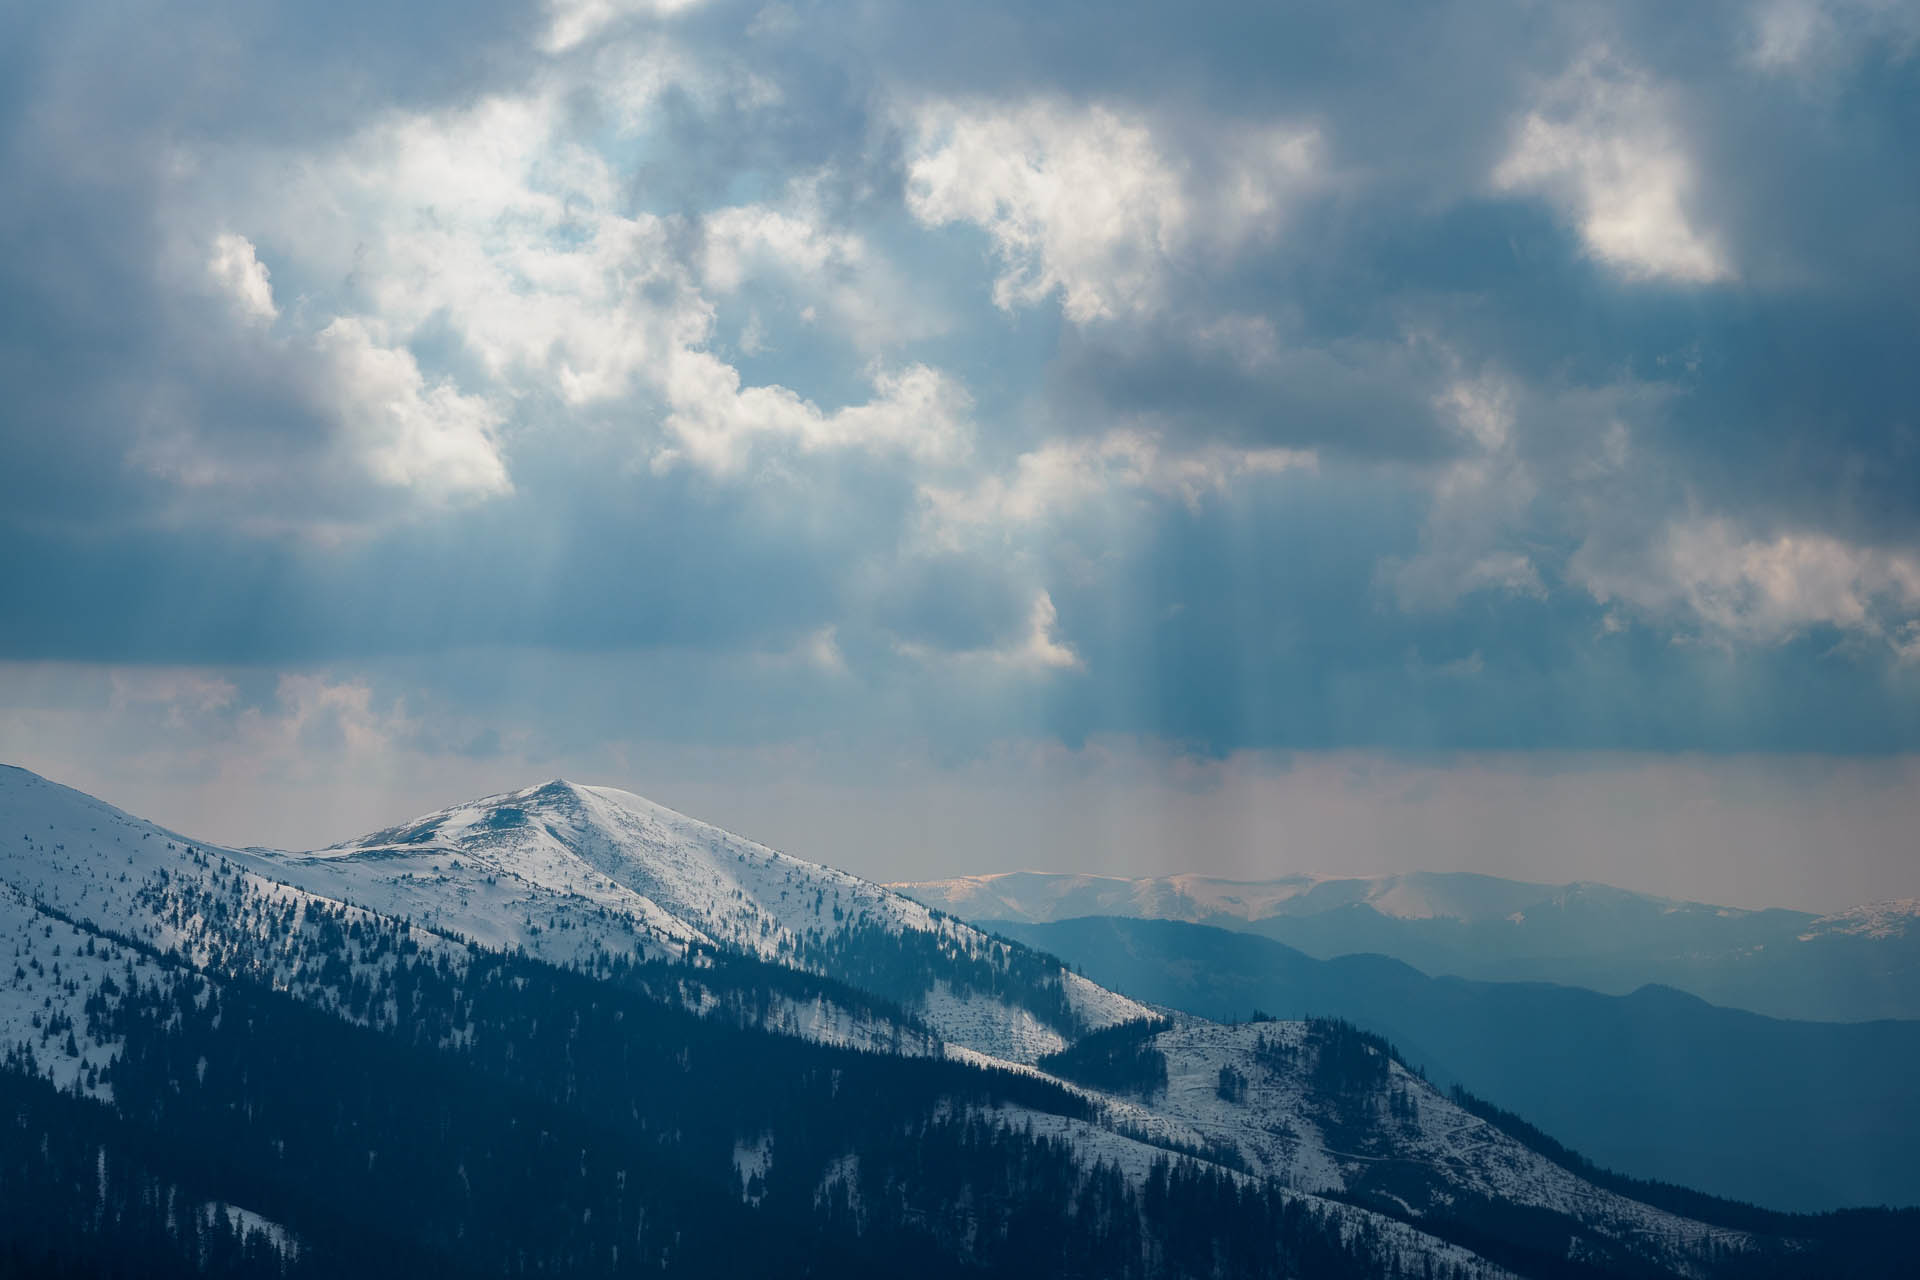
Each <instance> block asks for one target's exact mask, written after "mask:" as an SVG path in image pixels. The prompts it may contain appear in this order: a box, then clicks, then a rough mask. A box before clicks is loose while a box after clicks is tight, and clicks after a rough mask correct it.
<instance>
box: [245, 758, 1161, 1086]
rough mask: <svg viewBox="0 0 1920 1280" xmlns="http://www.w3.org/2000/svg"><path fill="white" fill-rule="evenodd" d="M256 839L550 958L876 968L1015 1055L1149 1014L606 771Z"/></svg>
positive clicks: (300, 863)
mask: <svg viewBox="0 0 1920 1280" xmlns="http://www.w3.org/2000/svg"><path fill="white" fill-rule="evenodd" d="M250 856H251V857H252V858H253V859H254V861H255V863H256V865H260V866H262V867H263V869H265V870H267V871H268V873H269V874H272V875H275V876H278V877H280V878H283V879H286V880H288V881H290V882H292V883H295V884H298V885H301V886H302V887H304V888H307V889H310V890H312V891H314V892H318V893H324V894H326V895H328V896H329V897H337V898H341V899H345V900H347V901H351V902H354V903H357V904H359V905H362V906H367V907H371V908H373V909H375V910H378V911H381V912H383V913H385V914H388V915H396V916H402V917H406V918H411V919H414V920H418V921H422V922H424V923H426V924H428V925H430V926H431V927H433V928H435V929H439V930H444V931H447V932H451V933H455V934H458V935H460V936H463V937H468V938H473V939H475V940H477V941H480V942H482V943H484V944H486V945H490V946H513V947H522V948H525V949H526V950H528V951H530V952H533V953H535V954H538V955H542V956H544V957H546V958H548V959H552V960H555V961H557V962H560V963H575V962H579V961H581V960H584V959H588V958H590V957H592V956H594V955H596V954H603V953H614V954H626V955H631V956H636V957H640V958H656V959H657V958H668V959H674V958H683V957H685V956H686V955H688V954H689V952H690V950H692V949H694V948H699V947H712V948H716V949H720V950H725V951H735V952H741V953H744V954H747V955H751V956H755V957H757V958H759V959H761V960H765V961H769V962H772V963H775V964H781V965H786V966H789V967H793V968H798V969H804V970H807V971H809V972H815V973H820V974H824V975H826V976H829V977H836V978H842V979H844V980H847V981H849V982H852V983H854V985H859V986H863V987H865V988H867V989H870V990H871V989H874V985H875V982H876V980H878V981H879V985H880V987H881V988H882V994H887V995H890V996H892V997H894V998H897V999H900V1000H901V1001H902V1003H905V1004H907V1005H909V1007H910V1008H911V1009H912V1010H913V1012H914V1013H915V1014H916V1015H918V1016H919V1017H920V1018H921V1019H922V1020H923V1021H924V1022H926V1023H927V1024H928V1025H929V1026H930V1027H932V1029H933V1030H934V1031H936V1032H937V1033H939V1034H940V1035H941V1036H942V1037H943V1038H945V1039H948V1040H950V1041H953V1042H955V1043H958V1044H962V1045H966V1046H968V1047H971V1048H974V1049H978V1050H981V1051H983V1052H988V1053H992V1054H994V1055H996V1056H999V1057H1004V1058H1009V1059H1013V1060H1020V1061H1031V1060H1032V1059H1033V1058H1035V1057H1037V1056H1039V1055H1040V1054H1043V1053H1047V1052H1051V1051H1053V1050H1055V1049H1058V1048H1060V1047H1061V1045H1062V1044H1064V1043H1065V1040H1066V1039H1067V1038H1068V1034H1067V1033H1068V1032H1070V1031H1074V1030H1091V1029H1097V1028H1099V1027H1103V1026H1108V1025H1111V1024H1112V1023H1114V1022H1120V1021H1125V1020H1127V1019H1129V1018H1134V1017H1140V1016H1143V1015H1144V1014H1145V1013H1146V1010H1145V1009H1144V1007H1142V1006H1140V1005H1138V1004H1136V1003H1134V1002H1133V1001H1131V1000H1127V999H1125V998H1124V997H1121V996H1118V995H1115V994H1114V993H1112V992H1109V991H1106V990H1104V989H1102V988H1100V987H1097V986H1095V985H1094V984H1093V983H1090V982H1088V981H1086V980H1085V979H1084V978H1081V977H1079V976H1078V975H1076V974H1073V973H1070V972H1068V971H1066V970H1064V969H1063V968H1061V967H1060V966H1059V965H1057V964H1054V963H1052V962H1050V961H1047V962H1044V963H1043V962H1041V961H1040V959H1039V957H1036V956H1033V955H1032V954H1031V953H1028V952H1026V951H1025V950H1024V949H1023V948H1020V947H1018V946H1015V945H1014V944H1010V943H1007V942H1004V941H1001V940H997V939H993V938H990V937H988V936H987V935H986V934H984V933H982V932H981V931H980V930H978V929H975V928H973V927H972V926H970V925H967V924H964V923H962V922H961V921H959V920H956V919H953V918H952V917H949V916H946V915H944V914H942V913H940V912H937V911H934V910H931V909H929V908H928V907H926V906H924V905H923V904H921V903H919V902H916V901H914V900H912V899H910V898H907V897H905V896H903V895H901V894H898V893H895V892H893V891H892V890H890V889H887V888H885V887H884V886H881V885H878V884H875V883H873V882H872V881H868V880H862V879H861V878H860V877H858V876H855V875H851V874H849V873H847V872H845V871H840V870H837V869H835V868H832V867H827V866H822V865H820V864H818V863H814V862H808V861H806V860H804V859H801V858H795V857H791V856H789V855H787V854H784V853H780V852H779V851H777V850H774V849H770V848H768V847H767V846H765V845H763V844H760V843H758V842H756V841H753V840H748V839H746V838H744V837H742V836H738V835H735V834H733V833H732V832H729V831H725V830H723V829H721V828H719V827H716V826H713V825H711V824H710V823H705V822H701V821H700V820H698V819H697V818H691V817H688V816H687V815H685V814H682V813H677V812H675V811H674V810H672V809H669V808H667V807H666V806H664V805H660V804H655V803H654V802H653V801H651V800H648V799H646V798H644V797H642V796H637V795H634V794H633V793H632V792H628V791H621V790H619V789H617V788H613V787H594V786H583V785H580V784H578V783H573V782H567V781H564V780H560V779H556V780H554V781H551V782H547V783H543V784H541V785H540V786H536V787H529V788H526V789H525V790H522V791H513V792H507V793H503V794H501V795H495V796H488V797H485V798H484V799H480V800H475V801H471V802H468V803H466V804H460V805H454V806H452V807H450V808H446V809H442V810H439V811H437V812H435V813H430V814H427V815H425V816H423V817H420V818H416V819H414V820H413V821H411V822H407V823H403V824H401V825H400V826H396V827H390V828H388V829H386V830H384V831H378V832H374V833H372V834H371V835H367V836H363V837H361V838H359V839H356V840H351V841H347V842H345V843H342V844H339V845H335V846H332V847H330V848H326V849H319V850H314V851H311V852H307V853H297V854H253V855H250ZM916 965H917V966H919V967H920V969H921V970H924V972H918V973H917V972H915V971H914V969H915V966H916ZM889 967H891V969H892V970H894V972H891V973H887V972H880V973H879V974H878V975H877V976H876V970H882V971H884V970H886V969H888V968H889ZM969 975H972V977H973V978H974V979H977V980H974V981H970V980H969Z"/></svg>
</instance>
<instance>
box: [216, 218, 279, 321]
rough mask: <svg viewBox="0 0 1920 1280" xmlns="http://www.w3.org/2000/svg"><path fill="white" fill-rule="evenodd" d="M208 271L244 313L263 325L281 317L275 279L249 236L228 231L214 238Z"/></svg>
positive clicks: (235, 305) (236, 307)
mask: <svg viewBox="0 0 1920 1280" xmlns="http://www.w3.org/2000/svg"><path fill="white" fill-rule="evenodd" d="M207 274H208V275H209V276H210V277H212V279H213V281H214V283H215V284H216V285H218V286H219V287H220V289H221V290H222V291H223V292H224V293H226V295H227V296H228V297H229V298H230V299H231V300H232V302H233V306H234V308H235V310H237V311H238V312H239V313H240V314H241V315H243V316H245V317H247V318H248V319H250V320H255V321H258V322H260V323H262V324H271V323H273V321H275V320H277V319H279V318H280V308H279V307H278V306H276V305H275V304H274V301H273V282H272V278H271V277H270V275H269V274H268V272H267V268H266V264H265V263H263V262H261V261H260V259H259V257H258V256H257V255H256V253H255V252H254V248H253V242H252V241H250V240H248V239H247V238H246V237H245V236H239V235H235V234H234V233H233V232H231V231H224V232H222V233H221V234H220V235H218V236H216V237H214V241H213V254H212V256H211V257H209V258H208V259H207Z"/></svg>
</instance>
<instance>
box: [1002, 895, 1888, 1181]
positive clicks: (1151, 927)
mask: <svg viewBox="0 0 1920 1280" xmlns="http://www.w3.org/2000/svg"><path fill="white" fill-rule="evenodd" d="M1004 927H1005V929H1006V931H1007V932H1008V933H1009V934H1010V935H1011V936H1014V937H1016V938H1019V939H1021V940H1023V941H1027V942H1030V943H1032V944H1033V945H1035V946H1040V947H1045V948H1047V949H1048V950H1050V951H1053V952H1054V953H1056V954H1059V955H1061V956H1064V957H1066V958H1067V959H1069V960H1071V961H1073V962H1075V963H1076V964H1078V965H1079V966H1081V968H1082V969H1083V970H1084V971H1085V972H1086V973H1087V974H1088V975H1089V976H1090V977H1092V978H1094V979H1095V980H1097V981H1100V982H1104V983H1108V984H1111V985H1113V986H1115V987H1117V988H1119V989H1120V990H1124V991H1127V992H1129V993H1131V994H1133V995H1136V996H1139V997H1141V998H1143V999H1146V1000H1149V1001H1153V1002H1155V1003H1159V1004H1164V1005H1169V1006H1172V1007H1175V1008H1179V1009H1183V1010H1188V1011H1190V1012H1193V1013H1196V1014H1199V1015H1202V1016H1206V1017H1213V1018H1233V1017H1245V1016H1247V1015H1248V1014H1249V1013H1250V1012H1251V1011H1252V1010H1255V1009H1264V1010H1266V1011H1268V1012H1270V1013H1274V1014H1278V1015H1281V1016H1285V1017H1296V1016H1300V1015H1303V1014H1320V1015H1329V1016H1339V1017H1344V1018H1348V1019H1351V1020H1353V1021H1354V1022H1356V1023H1358V1024H1360V1025H1361V1026H1363V1027H1365V1028H1367V1029H1369V1030H1371V1031H1375V1032H1377V1033H1379V1034H1381V1035H1384V1036H1386V1037H1387V1038H1389V1039H1390V1040H1392V1041H1393V1042H1394V1043H1396V1044H1397V1045H1399V1046H1400V1048H1401V1050H1402V1052H1404V1053H1405V1054H1406V1055H1407V1056H1408V1057H1409V1059H1411V1060H1412V1061H1415V1062H1418V1063H1420V1064H1422V1065H1424V1066H1425V1067H1426V1068H1427V1069H1428V1070H1429V1071H1431V1072H1433V1073H1435V1074H1436V1075H1437V1076H1438V1077H1439V1078H1441V1079H1442V1080H1444V1081H1450V1082H1451V1081H1457V1082H1462V1083H1464V1084H1466V1085H1467V1086H1468V1087H1469V1088H1470V1089H1472V1090H1473V1091H1474V1092H1475V1093H1477V1094H1480V1095H1482V1096H1485V1097H1487V1098H1488V1099H1490V1100H1491V1101H1493V1102H1494V1103H1496V1104H1498V1105H1500V1106H1502V1107H1505V1108H1507V1109H1508V1110H1510V1111H1514V1112H1517V1113H1519V1114H1520V1115H1522V1116H1524V1117H1525V1118H1526V1119H1527V1120H1529V1121H1531V1122H1533V1123H1535V1124H1537V1125H1539V1126H1540V1127H1542V1128H1544V1129H1545V1130H1547V1131H1548V1132H1550V1133H1552V1134H1554V1135H1555V1136H1556V1137H1557V1138H1559V1139H1561V1140H1563V1141H1566V1142H1568V1143H1570V1144H1572V1145H1573V1146H1574V1147H1576V1148H1578V1149H1579V1150H1581V1151H1583V1152H1585V1153H1586V1154H1587V1155H1589V1156H1591V1157H1592V1158H1594V1159H1595V1160H1597V1161H1598V1162H1599V1163H1601V1164H1602V1165H1607V1166H1611V1167H1613V1168H1616V1169H1619V1170H1622V1171H1624V1172H1627V1173H1632V1174H1635V1175H1638V1176H1641V1177H1647V1178H1656V1179H1660V1180H1664V1181H1669V1182H1676V1183H1682V1184H1685V1185H1688V1186H1694V1187H1699V1188H1702V1189H1703V1190H1707V1191H1711V1192H1715V1193H1717V1194H1720V1195H1725V1196H1730V1197H1734V1198H1736V1199H1740V1200H1747V1201H1754V1202H1758V1203H1761V1204H1767V1205H1772V1206H1775V1207H1778V1208H1784V1209H1797V1210H1817V1209H1830V1208H1834V1207H1837V1206H1840V1205H1844V1204H1880V1203H1891V1204H1920V1080H1916V1077H1915V1076H1914V1075H1913V1073H1912V1071H1911V1064H1912V1063H1913V1062H1915V1061H1920V1023H1915V1022H1878V1023H1840V1024H1835V1023H1809V1022H1787V1021H1781V1020H1777V1019H1772V1018H1764V1017H1761V1016H1759V1015H1757V1014H1751V1013H1747V1012H1744V1011H1741V1010H1733V1009H1722V1008H1718V1007H1715V1006H1712V1005H1708V1004H1706V1003H1704V1002H1702V1001H1700V1000H1698V999H1696V998H1694V997H1692V996H1688V995H1685V994H1683V993H1681V992H1677V991H1673V990H1670V989H1666V988H1658V987H1649V988H1645V989H1643V990H1641V991H1638V992H1635V993H1633V994H1631V995H1628V996H1603V995H1599V994H1596V993H1594V992H1590V991H1583V990H1579V989H1577V988H1570V987H1560V986H1554V985H1550V984H1545V983H1479V982H1469V981H1466V980H1463V979H1458V978H1431V977H1428V976H1427V975H1425V974H1422V973H1420V972H1418V971H1417V970H1415V969H1412V968H1411V967H1409V966H1407V965H1404V964H1401V963H1400V962H1398V961H1395V960H1391V959H1387V958H1385V957H1381V956H1347V957H1342V958H1339V959H1335V960H1330V961H1324V960H1316V959H1314V958H1312V957H1309V956H1307V955H1305V954H1303V953H1301V952H1299V951H1295V950H1293V949H1292V948H1289V947H1286V946H1283V945H1281V944H1279V943H1276V942H1272V941H1269V940H1267V939H1264V938H1258V937H1254V936H1251V935H1248V934H1244V933H1237V932H1233V931H1229V930H1223V929H1214V928H1209V927H1207V926H1202V925H1189V924H1182V923H1178V922H1173V921H1146V920H1121V919H1112V918H1091V919H1086V920H1076V921H1063V922H1060V923H1056V924H1050V925H1011V924H1010V925H1006V926H1004Z"/></svg>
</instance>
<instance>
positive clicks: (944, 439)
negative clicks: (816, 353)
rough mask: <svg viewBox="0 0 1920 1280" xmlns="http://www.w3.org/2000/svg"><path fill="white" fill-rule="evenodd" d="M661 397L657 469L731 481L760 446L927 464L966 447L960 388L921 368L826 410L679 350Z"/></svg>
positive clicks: (882, 375) (882, 378)
mask: <svg viewBox="0 0 1920 1280" xmlns="http://www.w3.org/2000/svg"><path fill="white" fill-rule="evenodd" d="M665 391H666V396H667V400H668V403H669V404H671V405H672V412H671V413H669V414H668V416H667V420H666V430H667V433H668V435H669V437H670V438H671V439H672V441H673V443H672V444H670V445H668V446H666V447H665V448H663V449H661V450H660V451H659V452H657V453H656V454H654V457H653V466H654V469H655V470H656V471H664V470H668V469H670V468H672V467H673V466H675V465H676V464H678V463H682V462H685V463H688V464H690V465H693V466H698V467H701V468H704V469H705V470H708V471H711V472H713V473H715V474H718V475H731V474H734V473H736V472H738V471H739V470H740V469H741V468H742V467H743V466H745V464H746V462H747V461H748V459H749V458H750V457H751V456H752V452H753V449H754V448H755V446H756V445H761V444H766V443H771V444H775V445H785V446H790V447H792V448H795V449H797V450H799V451H800V452H802V453H813V452H819V451H822V450H831V449H865V450H873V451H878V452H897V453H900V454H903V455H905V456H907V457H909V458H915V459H919V460H922V461H926V462H933V463H945V462H952V461H955V460H957V459H959V458H961V457H964V456H965V454H966V452H967V449H968V447H969V443H970V431H969V426H968V423H967V419H966V414H967V410H968V408H969V407H970V404H971V400H970V398H969V397H968V395H967V393H966V390H965V389H964V388H962V387H960V386H958V385H956V384H955V383H954V382H953V381H952V380H951V379H950V378H948V377H946V376H944V375H943V374H941V373H940V372H939V371H938V370H935V369H930V368H928V367H927V366H925V365H911V366H909V367H907V368H905V369H899V370H891V371H889V370H882V371H878V372H876V373H874V375H873V391H874V394H873V397H872V398H871V399H869V400H867V401H865V402H863V403H860V404H852V405H846V406H844V407H842V408H839V409H835V410H833V411H831V412H828V411H825V410H822V409H821V408H820V407H819V406H817V405H815V404H813V403H812V402H811V401H808V400H804V399H802V398H801V397H800V396H799V395H798V394H796V393H795V392H793V391H790V390H788V389H787V388H785V387H781V386H759V387H742V386H741V384H740V374H739V371H738V370H736V369H735V368H734V367H733V366H732V365H729V364H727V363H726V362H724V361H722V360H720V359H719V358H718V357H716V356H714V355H712V354H711V353H709V352H705V351H681V352H678V353H676V354H675V355H674V357H673V358H672V360H671V362H670V368H669V371H668V374H667V385H666V388H665Z"/></svg>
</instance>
